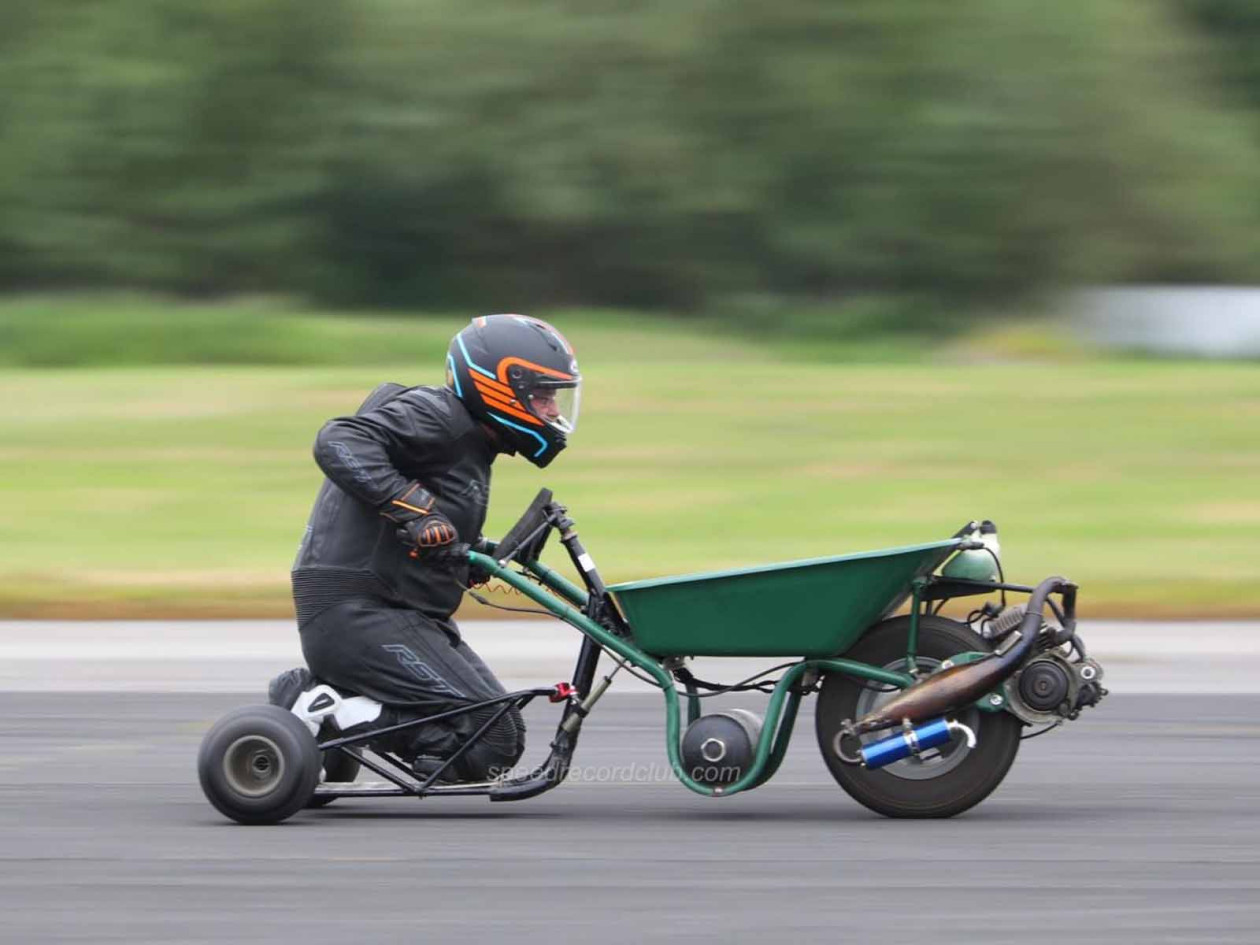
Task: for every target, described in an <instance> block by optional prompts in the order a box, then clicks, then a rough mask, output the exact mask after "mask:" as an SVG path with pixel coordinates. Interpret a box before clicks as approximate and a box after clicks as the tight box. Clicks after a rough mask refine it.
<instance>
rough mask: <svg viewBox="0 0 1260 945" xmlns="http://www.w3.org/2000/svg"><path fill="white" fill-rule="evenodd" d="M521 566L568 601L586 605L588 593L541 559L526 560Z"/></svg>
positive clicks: (580, 605) (582, 605)
mask: <svg viewBox="0 0 1260 945" xmlns="http://www.w3.org/2000/svg"><path fill="white" fill-rule="evenodd" d="M522 566H523V567H524V568H525V570H526V571H528V572H529V573H530V574H533V575H534V576H535V577H537V578H538V580H540V581H542V582H543V583H544V584H545V585H547V587H549V588H551V590H553V591H555V592H556V593H557V594H559V595H560V596H561V597H563V598H564V599H565V600H567V601H568V602H569V603H571V604H577V605H578V606H579V607H585V606H586V602H587V600H588V599H589V598H590V595H589V594H587V593H586V591H584V590H582V588H580V587H578V586H577V585H576V584H574V583H573V582H572V581H570V580H569V579H568V578H566V577H565V576H564V575H562V574H558V573H557V572H555V571H553V570H551V568H549V567H547V566H546V565H545V564H543V563H542V562H541V561H526V562H524V563H523V565H522Z"/></svg>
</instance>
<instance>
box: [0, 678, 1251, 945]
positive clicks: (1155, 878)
mask: <svg viewBox="0 0 1260 945" xmlns="http://www.w3.org/2000/svg"><path fill="white" fill-rule="evenodd" d="M251 701H256V697H254V696H251V695H245V694H231V693H192V694H189V693H185V694H178V695H176V694H162V693H126V692H93V693H71V692H8V693H0V939H2V940H3V941H5V942H14V943H30V942H93V943H95V942H116V941H126V942H164V943H165V942H226V941H242V942H251V943H252V942H260V943H280V942H284V943H303V945H310V943H324V942H327V943H338V945H344V943H347V942H353V943H359V942H363V943H368V942H461V943H464V942H487V941H488V942H505V941H521V942H537V941H548V942H574V941H580V940H585V941H593V942H598V943H620V942H640V941H649V940H656V939H677V940H686V941H688V942H732V941H735V942H745V941H754V940H755V941H765V942H788V941H803V942H815V941H823V940H827V941H841V942H849V941H853V942H867V941H871V942H881V943H900V942H934V943H938V942H939V943H946V942H967V943H987V942H993V943H999V942H1000V943H1003V945H1009V943H1041V942H1046V943H1049V942H1054V943H1056V945H1058V943H1073V945H1076V943H1088V942H1107V943H1115V942H1143V943H1145V942H1187V943H1188V942H1194V943H1234V942H1237V943H1244V942H1245V943H1255V942H1257V941H1260V850H1258V848H1257V841H1258V840H1260V777H1258V775H1260V766H1258V762H1260V758H1258V753H1257V751H1256V746H1257V736H1258V735H1260V723H1258V722H1257V717H1258V716H1260V695H1256V694H1235V695H1211V696H1208V695H1193V694H1180V695H1167V694H1165V695H1161V694H1145V695H1142V694H1132V693H1125V692H1116V693H1114V694H1113V695H1112V696H1111V697H1110V698H1109V699H1108V700H1107V701H1105V702H1104V703H1103V704H1102V705H1101V706H1100V707H1098V708H1096V709H1093V710H1090V711H1089V712H1087V713H1086V715H1085V716H1083V717H1082V718H1081V719H1080V720H1079V721H1077V722H1075V723H1072V724H1071V725H1070V726H1068V727H1066V728H1065V729H1063V730H1060V731H1058V732H1054V733H1051V734H1049V735H1047V736H1045V737H1044V738H1040V739H1036V740H1033V741H1030V742H1027V743H1026V744H1024V745H1023V746H1022V750H1021V753H1020V757H1019V758H1018V759H1017V760H1016V762H1015V766H1014V768H1013V769H1012V771H1011V773H1010V775H1009V776H1008V777H1007V779H1006V781H1005V783H1004V784H1003V785H1002V786H1001V787H1000V788H999V789H998V790H997V792H996V793H995V794H994V795H993V796H991V797H990V798H989V799H988V800H987V801H985V802H984V803H983V804H981V805H980V806H979V807H977V808H975V809H974V810H973V811H971V812H969V813H967V814H965V815H962V816H960V817H958V818H955V819H953V820H949V821H933V822H907V821H890V820H886V819H883V818H880V817H878V816H876V815H874V814H871V813H869V812H868V811H866V810H865V809H864V808H862V807H860V806H858V805H857V804H856V803H854V802H853V801H851V800H849V799H848V797H847V796H846V795H844V794H843V793H842V792H841V791H840V790H839V789H838V788H837V787H836V786H835V784H834V783H833V782H832V781H831V780H830V777H829V775H828V774H827V772H826V769H825V768H824V766H823V764H822V762H821V760H820V758H819V756H818V751H817V748H816V745H815V742H814V738H813V730H812V718H811V717H810V715H809V714H808V713H807V712H803V713H802V716H803V717H802V718H801V720H800V721H799V723H798V726H797V733H796V738H795V740H794V742H793V745H792V748H791V749H790V750H789V753H788V756H787V760H786V762H785V764H784V766H783V769H782V770H781V771H780V773H779V775H778V776H777V777H776V778H775V780H773V781H772V782H770V783H769V784H768V785H766V786H765V787H763V788H761V789H759V790H757V791H753V792H750V793H748V794H745V795H741V796H737V797H732V798H726V799H708V798H703V797H699V796H697V795H693V794H692V793H690V792H689V791H687V790H686V789H684V788H683V787H682V786H681V785H679V784H677V783H676V782H673V781H672V780H670V779H668V778H667V777H666V776H664V775H659V777H660V780H656V779H655V778H654V777H653V770H652V766H653V765H655V766H657V769H658V771H659V770H662V769H663V766H664V763H665V753H664V748H663V731H662V721H663V712H662V706H661V701H660V699H659V698H658V697H653V696H651V695H633V694H630V695H618V694H617V693H616V692H614V693H613V694H611V695H609V696H608V697H607V698H606V699H605V701H604V702H603V703H601V704H600V706H599V707H598V710H597V712H596V713H595V714H594V715H593V716H592V718H591V720H590V722H589V723H588V726H587V728H586V729H585V731H584V733H583V738H582V743H581V745H580V746H579V750H578V754H577V758H576V764H577V766H578V768H577V771H576V772H575V773H576V774H577V775H578V776H579V777H578V779H577V780H575V781H574V782H573V783H570V784H567V785H565V786H562V787H560V788H559V789H557V790H555V791H553V792H552V793H550V794H547V795H543V796H541V797H538V798H535V799H533V800H529V801H524V802H521V803H519V804H493V805H492V804H490V803H489V802H487V801H485V800H484V799H480V798H438V799H430V800H426V801H414V800H409V799H374V800H369V799H356V800H339V801H337V802H336V803H334V804H333V805H332V806H331V807H329V808H327V809H325V810H322V811H311V812H303V813H301V814H299V815H298V816H296V817H294V818H293V819H292V820H290V821H288V822H287V823H285V824H282V825H279V826H275V827H265V828H258V827H252V828H250V827H240V826H236V825H234V824H232V823H230V822H228V821H226V820H224V819H223V818H222V817H221V816H220V815H219V814H218V813H217V812H216V811H214V810H213V809H212V808H211V807H210V806H209V804H208V803H207V802H206V801H205V800H204V798H203V797H202V796H201V793H200V790H199V788H198V786H197V782H196V774H195V767H194V765H195V757H196V752H197V746H198V742H199V740H200V737H201V735H202V733H203V732H204V731H205V730H206V728H207V727H208V726H209V725H210V724H211V722H212V721H213V720H214V719H215V718H216V717H217V716H218V715H220V714H222V713H223V712H225V711H227V710H228V709H230V708H233V707H235V706H237V705H240V704H242V703H245V702H251ZM727 704H728V705H730V704H733V703H729V702H728V703H727ZM742 704H749V705H755V704H756V703H755V702H751V703H750V702H748V701H744V702H743V703H742ZM539 708H540V711H539V712H534V711H533V710H532V708H531V716H530V720H531V735H532V737H533V747H532V751H531V752H530V755H531V756H537V755H539V754H540V753H541V752H543V751H544V750H545V748H544V746H545V741H546V739H547V734H548V726H547V725H546V723H545V721H544V719H543V717H542V716H543V715H545V713H546V710H547V709H548V708H549V707H547V706H541V707H539ZM634 766H637V767H638V770H634Z"/></svg>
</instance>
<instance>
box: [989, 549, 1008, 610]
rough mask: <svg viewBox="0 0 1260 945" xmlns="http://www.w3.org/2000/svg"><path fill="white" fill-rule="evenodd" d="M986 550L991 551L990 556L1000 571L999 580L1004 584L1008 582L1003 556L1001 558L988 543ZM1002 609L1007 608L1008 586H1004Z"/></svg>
mask: <svg viewBox="0 0 1260 945" xmlns="http://www.w3.org/2000/svg"><path fill="white" fill-rule="evenodd" d="M984 550H985V551H987V552H988V553H989V557H990V558H992V559H993V563H994V564H996V565H997V571H998V581H999V582H1000V583H1002V584H1005V583H1006V574H1005V573H1004V572H1003V571H1002V559H1001V558H999V557H998V556H997V552H995V551H994V550H993V549H992V548H990V547H989V546H988V545H985V546H984ZM1002 609H1003V610H1005V609H1006V588H1005V587H1004V588H1002Z"/></svg>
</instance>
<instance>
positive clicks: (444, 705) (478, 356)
mask: <svg viewBox="0 0 1260 945" xmlns="http://www.w3.org/2000/svg"><path fill="white" fill-rule="evenodd" d="M580 387H581V376H580V375H579V373H578V368H577V362H576V361H575V360H574V356H573V349H572V348H571V347H570V346H569V343H568V342H567V341H565V339H564V337H563V336H562V335H561V334H560V333H559V332H558V331H556V330H555V329H554V328H553V327H551V325H549V324H547V323H546V322H544V321H542V320H540V319H537V318H529V317H526V316H523V315H489V316H484V317H479V318H475V319H473V321H472V322H471V323H470V324H469V325H468V326H467V327H466V328H464V329H463V330H462V331H460V332H459V333H458V334H457V335H455V337H454V338H453V339H452V340H451V344H450V349H449V352H448V353H447V356H446V386H445V387H412V388H404V387H401V386H400V385H396V384H386V385H382V386H381V387H379V388H377V389H376V391H374V392H373V394H372V395H371V396H370V397H369V398H368V400H367V401H366V402H365V403H364V405H363V406H362V407H361V408H360V409H359V412H358V413H357V414H356V415H355V416H353V417H340V418H338V419H335V420H331V421H329V422H328V423H327V424H325V426H324V427H323V429H322V430H320V432H319V435H318V437H317V439H316V442H315V461H316V462H317V463H318V464H319V467H320V468H321V469H322V470H323V471H324V473H325V475H326V476H327V478H326V479H325V481H324V484H323V487H322V488H321V489H320V492H319V496H318V498H317V499H316V501H315V507H314V509H313V511H312V512H311V517H310V521H309V523H308V524H307V527H306V533H305V535H304V537H303V539H302V543H301V546H300V547H299V549H298V556H297V560H296V561H295V562H294V566H293V575H292V578H293V598H294V602H295V604H296V609H297V618H298V630H299V632H300V634H301V638H302V653H303V655H304V656H305V658H306V662H307V665H308V666H309V667H310V672H308V671H307V670H306V669H304V668H303V669H297V670H290V671H289V672H287V673H284V674H282V675H280V676H278V677H277V678H276V679H275V680H273V681H272V684H271V688H270V691H269V697H270V700H271V701H272V702H273V703H275V704H278V705H284V706H285V707H291V706H292V705H293V704H294V702H295V700H296V699H297V697H298V696H299V695H300V694H301V692H303V691H304V690H306V689H308V688H309V687H310V686H311V685H312V683H313V682H314V680H312V677H311V673H313V674H314V676H315V677H316V678H317V679H318V680H319V681H323V682H326V683H330V684H332V685H334V686H336V687H338V688H344V689H347V690H351V691H353V692H354V693H356V694H360V695H364V696H368V697H370V698H371V699H374V700H376V701H377V702H380V703H382V704H383V706H384V708H383V709H382V711H381V713H380V715H378V716H375V717H373V718H371V719H365V720H363V721H362V724H356V725H355V726H354V727H353V728H352V729H348V730H347V731H352V732H358V731H366V730H368V729H369V727H370V728H379V727H384V726H385V725H389V724H394V723H396V722H398V721H402V720H406V719H410V718H418V717H420V716H422V715H434V714H437V713H440V712H445V711H449V710H451V709H456V708H459V707H460V706H466V705H471V704H474V703H477V702H481V701H485V700H487V699H492V698H494V697H496V696H499V695H503V694H504V691H505V690H504V689H503V686H502V685H501V684H500V683H499V681H498V679H496V678H495V676H494V674H493V673H492V672H491V671H490V670H489V669H488V668H487V667H486V665H485V663H483V662H482V661H481V659H480V658H479V657H478V656H477V654H476V653H474V652H473V651H472V649H471V648H470V647H469V646H468V644H467V643H465V642H464V641H463V640H462V639H461V637H460V632H459V629H458V627H457V626H456V625H455V622H454V621H453V620H452V619H451V615H452V614H453V613H454V611H455V608H456V607H457V606H458V604H459V601H460V598H461V597H462V594H463V591H464V589H465V587H466V585H467V583H468V580H469V574H468V559H467V554H466V550H467V547H468V544H466V543H474V544H475V543H476V542H477V541H478V540H479V539H480V538H481V529H482V525H483V524H484V523H485V517H486V506H487V503H488V499H489V486H490V467H491V464H492V463H493V462H494V459H495V457H496V456H497V455H498V454H499V453H507V454H509V455H511V454H515V453H520V454H521V455H523V456H524V457H525V458H526V459H528V460H529V461H530V462H531V463H533V464H534V465H535V466H539V467H543V466H546V465H547V464H548V463H550V462H551V461H552V460H553V459H554V458H555V457H556V454H557V453H559V452H560V451H561V450H563V449H564V448H565V445H566V443H567V440H568V436H569V434H570V433H572V431H573V429H574V427H575V426H576V424H577V414H578V395H579V391H580ZM498 708H499V706H491V707H489V708H486V709H480V710H476V711H474V712H470V713H464V714H461V715H457V716H454V717H452V718H451V719H449V720H446V721H440V722H432V723H426V724H424V725H421V726H416V727H412V728H409V729H405V730H403V731H402V732H400V733H398V734H397V735H395V736H391V737H389V739H388V740H382V742H381V744H374V747H377V748H381V749H383V750H389V751H394V752H396V753H398V754H399V755H400V756H402V757H403V758H405V759H407V760H408V761H412V762H413V764H414V765H415V766H416V768H417V770H419V771H423V770H425V769H424V767H423V766H424V765H425V764H426V763H429V764H430V765H431V763H432V761H431V760H432V759H435V758H444V757H449V755H450V754H451V753H453V752H454V751H455V750H456V748H458V747H459V745H460V744H461V742H462V740H463V739H465V738H467V737H468V736H469V735H470V734H471V733H472V732H474V731H476V730H477V729H478V728H479V727H480V726H481V725H482V724H484V722H485V721H487V720H488V719H489V718H490V716H491V715H492V714H493V713H494V712H495V711H497V709H498ZM524 733H525V725H524V722H523V720H522V719H521V716H520V712H519V711H517V710H516V709H512V710H510V711H509V712H508V713H507V714H506V715H505V716H504V717H503V718H502V719H501V720H500V721H499V722H498V723H496V725H495V726H494V727H492V728H491V729H490V730H489V731H488V732H487V733H486V734H485V736H484V737H483V738H482V739H481V740H480V742H479V743H478V744H477V745H475V746H474V747H473V748H471V749H470V750H469V751H468V752H467V753H466V754H465V755H463V756H462V757H461V758H460V760H459V761H458V762H457V765H456V766H455V767H456V769H457V770H456V772H455V773H456V775H457V776H458V777H460V778H462V779H465V780H480V779H482V778H485V777H487V776H488V775H490V774H491V773H492V771H493V769H495V768H500V769H504V768H508V767H511V766H512V765H513V764H514V763H515V762H516V760H517V759H518V758H519V757H520V755H521V752H522V751H523V750H524V747H525V739H524Z"/></svg>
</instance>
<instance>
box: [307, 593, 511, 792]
mask: <svg viewBox="0 0 1260 945" xmlns="http://www.w3.org/2000/svg"><path fill="white" fill-rule="evenodd" d="M299 630H300V633H301V636H302V652H303V654H304V655H305V657H306V663H307V665H308V666H309V667H310V670H311V672H312V673H313V674H314V675H315V676H317V677H318V678H319V679H321V680H323V681H324V682H327V683H331V684H332V685H334V686H337V687H338V688H341V689H349V690H351V691H353V692H355V693H358V694H359V695H364V696H368V697H369V698H372V699H375V700H376V701H378V702H381V703H384V704H385V706H386V707H387V709H386V711H385V712H383V713H382V715H381V718H380V719H378V720H376V721H374V722H372V723H368V724H369V725H370V727H372V728H379V727H384V726H385V725H390V724H395V723H397V722H400V721H405V720H407V719H413V718H420V717H421V716H425V715H434V714H437V713H439V712H446V711H449V710H451V709H456V708H459V707H460V706H466V705H473V704H475V703H477V702H483V701H485V700H487V699H493V698H494V697H495V696H501V695H503V694H504V692H505V691H506V690H504V688H503V685H502V684H501V683H500V682H499V680H498V679H497V678H495V675H494V673H492V672H491V671H490V669H489V667H487V666H486V664H485V663H484V662H482V660H481V657H479V656H478V655H477V654H476V653H474V652H473V650H472V648H471V647H470V646H468V644H467V643H465V642H464V641H463V640H462V639H461V637H460V634H459V629H458V627H456V625H455V623H454V621H449V620H448V621H442V622H439V621H436V620H434V619H433V618H431V617H428V616H426V615H424V614H422V613H419V612H418V611H414V610H405V609H400V608H396V607H389V606H387V605H386V604H385V602H384V601H381V600H377V599H374V598H355V599H351V600H346V601H343V602H341V603H338V604H334V605H333V606H331V607H329V608H328V609H326V610H324V611H322V612H320V613H319V614H318V615H317V616H315V617H314V618H312V619H311V620H308V621H306V622H304V623H303V624H302V625H301V626H300V628H299ZM500 708H502V705H501V704H500V705H495V706H489V707H486V708H484V709H478V710H475V711H473V712H468V713H465V714H463V715H458V716H455V717H453V718H451V719H447V720H443V721H439V722H432V723H428V724H425V725H420V726H416V727H415V728H411V729H406V730H404V731H402V732H399V733H396V734H395V735H392V736H386V740H385V741H384V743H382V744H380V745H374V747H379V748H382V749H384V750H387V751H394V752H397V753H398V754H399V755H401V756H402V757H404V758H406V759H411V758H414V757H415V756H416V755H421V754H425V755H436V756H440V757H446V756H449V755H450V754H452V753H453V752H454V751H455V750H456V748H458V747H459V746H460V745H461V744H463V742H464V741H465V740H466V739H467V738H468V736H470V735H471V734H472V733H473V732H475V731H476V730H477V729H478V728H480V727H481V725H482V724H484V723H485V722H486V721H487V720H488V719H489V718H490V717H491V716H492V715H493V714H494V713H495V712H497V711H498V710H499V709H500ZM357 728H358V727H357V726H356V729H357ZM524 750H525V722H524V720H523V719H522V718H521V714H520V712H519V711H518V710H517V709H511V710H509V711H508V713H507V714H506V715H505V716H503V718H502V719H500V720H499V721H498V722H497V723H496V724H495V725H494V726H493V727H492V728H491V729H490V730H489V731H488V732H487V733H486V734H485V735H484V736H483V737H482V738H481V740H480V741H479V742H478V744H477V745H475V746H474V747H473V748H471V749H470V750H469V751H468V753H467V754H466V755H464V757H463V758H461V759H460V762H459V764H458V768H459V773H460V775H461V776H462V777H464V778H466V779H471V780H480V779H482V778H485V777H488V776H490V775H492V774H493V772H494V769H496V768H498V769H504V768H510V767H511V766H512V765H514V764H515V763H516V761H517V759H519V758H520V756H521V753H522V752H523V751H524Z"/></svg>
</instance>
